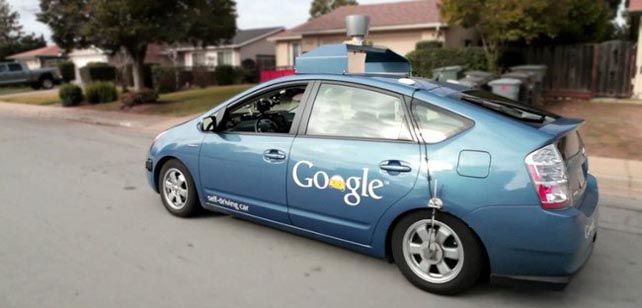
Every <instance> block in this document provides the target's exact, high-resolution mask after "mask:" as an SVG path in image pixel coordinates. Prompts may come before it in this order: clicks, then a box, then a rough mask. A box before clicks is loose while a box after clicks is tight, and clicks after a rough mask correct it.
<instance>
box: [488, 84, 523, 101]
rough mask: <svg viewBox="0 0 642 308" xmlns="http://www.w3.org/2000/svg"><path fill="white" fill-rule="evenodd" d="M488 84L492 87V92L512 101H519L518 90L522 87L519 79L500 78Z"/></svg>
mask: <svg viewBox="0 0 642 308" xmlns="http://www.w3.org/2000/svg"><path fill="white" fill-rule="evenodd" d="M488 85H489V86H490V87H491V88H492V89H493V93H495V94H497V95H499V96H503V97H505V98H508V99H512V100H514V101H519V92H520V91H519V90H520V88H521V87H522V81H521V80H519V79H514V78H501V79H496V80H493V81H491V82H489V83H488Z"/></svg>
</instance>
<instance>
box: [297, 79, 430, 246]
mask: <svg viewBox="0 0 642 308" xmlns="http://www.w3.org/2000/svg"><path fill="white" fill-rule="evenodd" d="M311 108H312V110H311V112H310V115H309V120H307V128H305V129H304V128H303V127H302V129H301V134H300V135H298V136H297V138H296V139H295V140H294V143H293V145H292V149H291V150H290V161H289V167H288V178H287V188H288V189H287V196H288V206H289V211H290V220H291V221H292V224H293V225H295V226H297V227H300V228H304V229H307V230H311V231H313V232H317V233H321V234H324V235H326V236H331V237H335V238H341V239H344V240H348V241H352V242H356V243H360V244H364V245H367V244H369V243H370V240H371V236H372V232H373V230H374V228H375V226H376V224H377V222H378V221H379V218H380V217H381V216H382V215H383V214H384V212H385V211H386V210H387V209H388V208H390V207H391V206H392V205H393V204H395V203H396V202H397V201H399V200H400V199H402V198H403V197H404V196H405V195H406V194H407V193H408V192H409V191H410V190H411V189H412V188H413V187H414V185H415V182H416V180H417V176H418V174H419V166H420V165H421V148H420V146H419V144H418V142H416V141H414V139H415V138H413V136H412V134H411V132H410V129H409V121H408V116H407V114H408V112H407V108H406V104H405V102H404V98H403V96H401V95H396V94H393V93H388V92H382V91H379V90H373V89H369V88H363V87H356V86H354V85H349V84H338V83H337V84H334V83H322V84H321V85H320V86H319V89H318V91H317V94H316V97H315V99H314V104H313V105H312V106H311ZM304 123H305V120H304Z"/></svg>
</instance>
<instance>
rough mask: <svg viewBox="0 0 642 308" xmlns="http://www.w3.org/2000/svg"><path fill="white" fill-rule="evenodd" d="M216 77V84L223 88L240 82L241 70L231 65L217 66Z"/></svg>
mask: <svg viewBox="0 0 642 308" xmlns="http://www.w3.org/2000/svg"><path fill="white" fill-rule="evenodd" d="M214 75H215V76H216V84H218V85H221V86H225V85H231V84H235V83H238V80H239V70H238V69H235V68H234V67H233V66H231V65H220V66H217V67H216V71H215V72H214Z"/></svg>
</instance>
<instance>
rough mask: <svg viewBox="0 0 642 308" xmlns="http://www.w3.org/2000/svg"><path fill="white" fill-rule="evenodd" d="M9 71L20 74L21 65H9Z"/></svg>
mask: <svg viewBox="0 0 642 308" xmlns="http://www.w3.org/2000/svg"><path fill="white" fill-rule="evenodd" d="M9 71H11V72H20V71H22V65H20V64H9Z"/></svg>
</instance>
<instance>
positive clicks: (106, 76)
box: [80, 62, 117, 83]
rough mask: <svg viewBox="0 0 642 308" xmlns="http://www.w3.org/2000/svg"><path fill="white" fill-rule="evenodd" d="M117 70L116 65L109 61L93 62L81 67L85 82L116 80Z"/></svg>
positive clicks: (81, 75)
mask: <svg viewBox="0 0 642 308" xmlns="http://www.w3.org/2000/svg"><path fill="white" fill-rule="evenodd" d="M116 75H117V71H116V68H115V67H114V66H111V65H109V64H107V63H101V62H91V63H89V64H87V66H85V67H83V68H81V69H80V77H81V78H82V80H83V82H84V83H92V82H95V81H112V82H115V81H116Z"/></svg>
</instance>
